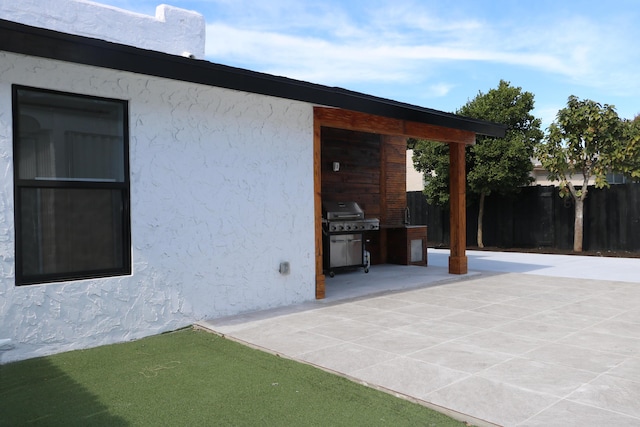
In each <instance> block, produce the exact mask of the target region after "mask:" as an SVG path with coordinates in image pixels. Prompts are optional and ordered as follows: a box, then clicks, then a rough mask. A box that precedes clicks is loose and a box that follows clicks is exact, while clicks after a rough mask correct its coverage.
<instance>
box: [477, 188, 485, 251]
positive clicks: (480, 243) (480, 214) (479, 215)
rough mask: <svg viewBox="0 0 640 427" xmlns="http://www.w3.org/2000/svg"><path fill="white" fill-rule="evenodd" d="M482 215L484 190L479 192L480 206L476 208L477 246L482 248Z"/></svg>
mask: <svg viewBox="0 0 640 427" xmlns="http://www.w3.org/2000/svg"><path fill="white" fill-rule="evenodd" d="M483 216H484V191H482V192H481V193H480V208H479V209H478V247H479V248H484V242H483V241H482V217H483Z"/></svg>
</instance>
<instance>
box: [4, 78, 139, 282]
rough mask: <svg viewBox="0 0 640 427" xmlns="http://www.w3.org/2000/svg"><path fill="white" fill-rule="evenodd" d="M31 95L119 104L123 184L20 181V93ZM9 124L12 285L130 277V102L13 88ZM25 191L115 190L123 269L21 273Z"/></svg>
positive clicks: (53, 91)
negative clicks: (119, 201)
mask: <svg viewBox="0 0 640 427" xmlns="http://www.w3.org/2000/svg"><path fill="white" fill-rule="evenodd" d="M20 91H30V92H38V93H42V94H52V95H62V96H67V97H77V98H84V99H88V100H99V101H106V102H112V103H115V104H119V105H120V106H121V108H122V132H123V158H122V161H123V165H122V167H123V179H122V181H117V180H115V181H113V182H112V181H106V180H99V179H96V180H94V181H91V180H90V179H83V180H74V179H72V178H66V179H65V178H55V179H46V180H37V179H22V178H20V170H19V169H20V168H19V166H20V160H21V159H20V152H21V150H20V148H19V144H20V135H19V132H18V131H19V129H20V125H19V115H20V108H19V95H18V94H19V92H20ZM12 116H13V117H12V120H13V183H14V185H13V190H14V230H15V234H14V237H15V240H14V242H15V285H16V286H23V285H34V284H46V283H56V282H64V281H74V280H86V279H95V278H105V277H116V276H125V275H130V274H131V273H132V267H131V265H132V262H131V258H132V255H131V213H130V204H131V203H130V194H131V189H130V177H129V175H130V174H129V170H130V169H129V167H130V165H129V102H128V101H126V100H122V99H114V98H106V97H99V96H92V95H85V94H78V93H72V92H65V91H58V90H51V89H44V88H37V87H31V86H23V85H17V84H14V85H12ZM25 188H36V189H38V188H46V189H85V190H86V189H89V190H90V189H98V190H105V189H106V190H117V191H119V192H120V194H121V197H122V211H121V215H122V216H121V220H122V236H119V239H120V240H118V241H120V242H121V244H122V267H117V268H107V269H92V270H82V271H71V272H62V273H43V274H32V275H25V274H24V272H23V252H22V251H23V241H22V240H23V238H22V229H23V220H22V216H23V214H22V212H21V209H22V200H21V190H22V189H25Z"/></svg>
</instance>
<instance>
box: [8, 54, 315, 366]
mask: <svg viewBox="0 0 640 427" xmlns="http://www.w3.org/2000/svg"><path fill="white" fill-rule="evenodd" d="M12 84H21V85H27V86H33V87H39V88H48V89H55V90H61V91H67V92H72V93H82V94H88V95H95V96H103V97H110V98H116V99H125V100H128V101H129V110H130V111H129V115H130V117H129V122H130V163H131V171H130V178H131V225H132V236H131V237H132V259H133V274H132V275H131V276H124V277H114V278H106V279H95V280H83V281H74V282H63V283H51V284H44V285H31V286H21V287H16V286H15V254H14V232H15V230H14V218H13V215H14V212H13V149H12V121H11V120H12V117H11V116H12V112H11V111H12V110H11V109H12V106H11V85H12ZM312 121H313V114H312V106H311V105H309V104H304V103H300V102H294V101H288V100H282V99H277V98H271V97H265V96H259V95H253V94H248V93H243V92H236V91H229V90H225V89H219V88H211V87H206V86H199V85H193V84H186V83H180V82H174V81H169V80H164V79H158V78H149V77H146V76H140V75H135V74H131V73H124V72H114V71H109V70H103V69H96V68H92V67H87V66H79V65H74V64H69V63H64V62H58V61H52V60H44V59H36V58H29V57H26V56H23V55H16V54H9V53H4V52H0V319H2V321H1V322H0V338H10V339H11V340H12V343H13V344H14V345H15V348H14V349H13V350H10V351H6V352H3V354H2V355H0V357H2V360H1V361H2V362H8V361H11V360H18V359H23V358H28V357H34V356H38V355H43V354H49V353H54V352H58V351H63V350H69V349H75V348H85V347H90V346H95V345H101V344H106V343H113V342H118V341H123V340H128V339H134V338H138V337H142V336H146V335H150V334H154V333H158V332H162V331H166V330H171V329H174V328H178V327H181V326H185V325H188V324H190V323H192V322H193V321H195V320H199V319H203V318H207V317H218V316H226V315H231V314H236V313H241V312H246V311H251V310H256V309H264V308H270V307H276V306H282V305H287V304H292V303H297V302H301V301H306V300H311V299H313V298H314V295H315V258H314V256H315V249H314V216H313V215H314V211H313V203H314V199H313V123H312ZM282 261H288V262H290V264H291V274H289V275H281V274H280V273H279V272H278V266H279V263H280V262H282Z"/></svg>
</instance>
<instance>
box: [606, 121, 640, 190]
mask: <svg viewBox="0 0 640 427" xmlns="http://www.w3.org/2000/svg"><path fill="white" fill-rule="evenodd" d="M623 126H624V127H623V132H624V136H623V138H622V141H621V142H620V145H619V147H618V149H617V150H616V152H615V154H614V158H613V160H612V162H613V166H612V167H613V170H614V171H616V172H621V173H623V174H624V175H625V176H626V177H627V178H629V179H631V180H634V181H640V115H637V116H636V117H635V118H634V119H633V120H625V121H624V122H623Z"/></svg>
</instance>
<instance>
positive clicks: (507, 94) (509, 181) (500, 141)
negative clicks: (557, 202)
mask: <svg viewBox="0 0 640 427" xmlns="http://www.w3.org/2000/svg"><path fill="white" fill-rule="evenodd" d="M533 105H534V96H533V94H532V93H530V92H523V91H522V88H520V87H513V86H511V85H510V83H509V82H506V81H504V80H501V81H500V83H499V85H498V87H497V88H496V89H491V90H489V91H488V92H487V93H482V92H479V93H478V95H477V96H476V97H475V98H474V99H473V100H471V101H469V102H467V104H465V105H464V106H463V107H462V108H460V109H459V110H458V111H457V112H456V113H457V114H460V115H463V116H467V117H471V118H475V119H482V120H487V121H491V122H496V123H502V124H504V125H505V126H506V127H507V130H506V135H505V137H504V138H491V137H485V136H478V137H477V141H476V144H475V145H472V146H468V147H467V151H466V163H467V192H468V194H469V195H476V196H479V209H478V236H477V242H478V246H479V247H481V248H482V247H484V242H483V238H482V219H483V216H484V201H485V198H486V196H488V195H490V194H491V193H493V192H496V193H499V194H503V195H506V194H509V193H514V192H516V191H518V189H519V187H521V186H523V185H528V184H529V183H531V181H532V180H533V178H531V170H532V168H533V164H532V162H531V158H532V157H533V154H534V147H535V146H536V145H537V144H539V143H540V141H541V140H542V137H543V132H542V131H541V130H540V119H537V118H535V117H534V116H533V115H531V110H533ZM413 160H414V165H415V167H416V169H417V170H419V171H422V172H424V173H425V175H426V185H425V190H424V193H425V195H426V196H427V199H428V200H429V202H430V203H436V204H439V205H445V204H446V203H448V200H449V147H448V145H446V144H440V143H435V142H431V141H416V143H415V146H414V155H413Z"/></svg>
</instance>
